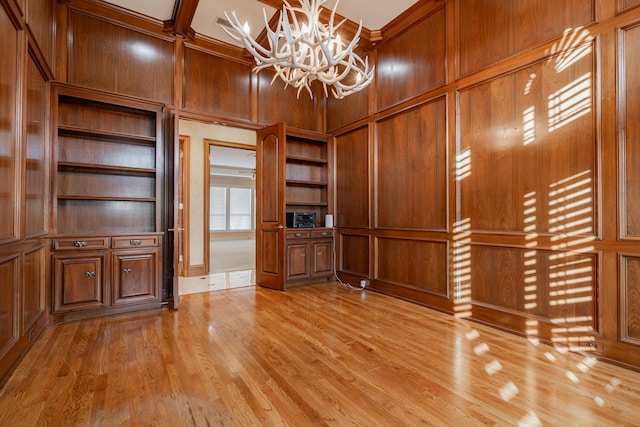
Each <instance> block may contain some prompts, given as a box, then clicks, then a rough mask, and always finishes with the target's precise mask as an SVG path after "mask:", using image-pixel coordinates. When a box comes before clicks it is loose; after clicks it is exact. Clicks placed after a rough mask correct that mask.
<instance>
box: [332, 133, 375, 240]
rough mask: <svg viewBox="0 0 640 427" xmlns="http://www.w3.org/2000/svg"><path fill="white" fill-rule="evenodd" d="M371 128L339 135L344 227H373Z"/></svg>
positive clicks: (338, 175)
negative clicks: (371, 212)
mask: <svg viewBox="0 0 640 427" xmlns="http://www.w3.org/2000/svg"><path fill="white" fill-rule="evenodd" d="M369 157H370V156H369V129H368V127H363V128H359V129H356V130H354V131H352V132H349V133H347V134H344V135H341V136H340V137H338V138H336V185H335V188H336V213H337V214H336V218H335V223H336V224H339V225H340V226H341V227H364V228H368V227H369Z"/></svg>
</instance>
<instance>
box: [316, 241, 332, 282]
mask: <svg viewBox="0 0 640 427" xmlns="http://www.w3.org/2000/svg"><path fill="white" fill-rule="evenodd" d="M331 274H333V250H332V245H331V242H314V243H313V275H314V276H328V275H331Z"/></svg>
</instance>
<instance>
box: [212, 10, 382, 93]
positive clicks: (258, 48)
mask: <svg viewBox="0 0 640 427" xmlns="http://www.w3.org/2000/svg"><path fill="white" fill-rule="evenodd" d="M326 1H327V0H300V7H292V6H291V5H290V4H289V2H288V1H287V0H283V3H284V5H283V6H282V12H281V13H280V19H279V20H278V24H277V25H276V28H275V30H272V29H271V28H269V21H268V19H267V13H266V11H264V10H263V13H264V21H265V27H266V31H267V39H268V42H269V47H268V48H265V47H263V46H262V45H260V44H259V43H258V42H256V41H255V40H254V39H253V38H252V37H251V35H250V34H249V26H248V24H247V23H245V24H244V25H241V24H240V21H239V20H238V17H237V16H236V12H235V11H232V12H231V17H230V16H229V15H228V14H227V12H225V13H224V14H225V17H226V18H227V21H229V24H230V25H231V27H232V28H233V30H234V31H235V32H236V33H237V34H234V33H232V32H231V31H229V30H228V29H227V28H225V27H224V26H223V27H222V28H223V29H224V30H225V31H226V32H227V34H229V36H231V37H233V38H234V39H235V40H237V41H239V42H241V43H242V44H243V45H244V47H245V48H246V49H247V50H248V51H249V52H250V53H251V54H252V55H253V56H254V58H255V60H256V66H255V67H254V68H253V71H254V72H256V73H257V72H259V71H260V70H262V69H264V68H268V67H273V69H274V70H275V72H276V74H275V76H274V77H273V80H271V83H272V84H273V82H274V81H275V79H276V77H280V78H281V79H282V80H283V81H284V82H285V87H286V86H293V87H295V88H297V89H298V96H300V92H301V91H302V89H303V88H304V89H306V90H307V92H309V95H310V96H311V97H313V92H312V90H311V83H312V82H313V81H314V80H317V81H319V82H320V83H322V86H323V88H324V93H325V96H328V87H329V86H330V87H331V92H332V93H333V96H335V97H336V98H344V97H345V96H347V95H350V94H352V93H354V92H357V91H359V90H362V89H364V88H365V87H366V86H367V85H368V84H369V83H371V81H372V80H373V73H374V69H375V67H373V66H372V67H369V59H368V58H365V59H364V60H363V59H362V58H361V57H360V56H359V55H358V54H356V53H355V52H354V51H353V50H354V49H355V48H356V46H357V44H358V41H359V40H360V32H361V31H362V22H360V26H359V27H358V31H357V32H356V34H355V36H354V38H353V40H352V41H351V42H350V43H349V44H348V45H345V43H344V42H343V41H342V38H341V37H340V35H339V34H338V33H337V30H338V29H339V28H340V27H341V26H342V24H343V23H344V22H345V21H346V19H344V20H342V21H340V23H339V24H338V25H334V24H333V20H334V17H335V9H336V8H337V7H338V1H336V6H335V8H334V10H333V11H331V17H330V19H329V22H328V24H326V25H325V24H323V23H321V22H320V20H319V18H320V11H321V10H322V9H321V7H320V6H321V5H323V4H324V3H325V2H326ZM299 17H304V18H306V21H307V22H301V20H299Z"/></svg>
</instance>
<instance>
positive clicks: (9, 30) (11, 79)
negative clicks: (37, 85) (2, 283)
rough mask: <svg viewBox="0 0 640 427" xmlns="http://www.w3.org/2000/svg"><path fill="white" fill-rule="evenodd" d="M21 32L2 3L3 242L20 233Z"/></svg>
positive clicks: (0, 235)
mask: <svg viewBox="0 0 640 427" xmlns="http://www.w3.org/2000/svg"><path fill="white" fill-rule="evenodd" d="M19 35H20V32H19V31H18V30H17V29H16V27H15V26H14V24H13V22H12V21H11V19H9V16H8V15H7V12H6V11H5V9H4V6H0V51H1V52H2V61H0V88H2V90H1V93H2V102H0V243H2V242H3V241H8V240H13V239H16V238H17V237H18V232H19V230H18V194H17V192H16V182H17V181H16V180H17V177H18V173H19V171H20V168H19V167H18V156H19V151H18V147H19V145H18V126H19V123H20V122H19V121H18V115H17V113H18V112H17V108H18V106H19V105H20V103H19V102H18V99H20V98H19V97H18V93H19V86H18V82H19V79H18V70H19V68H18V64H19V63H20V58H21V54H23V50H22V46H23V45H22V43H21V41H20V38H19Z"/></svg>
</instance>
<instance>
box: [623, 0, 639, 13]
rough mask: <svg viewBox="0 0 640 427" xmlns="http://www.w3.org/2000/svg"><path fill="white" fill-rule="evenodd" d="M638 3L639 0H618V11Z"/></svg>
mask: <svg viewBox="0 0 640 427" xmlns="http://www.w3.org/2000/svg"><path fill="white" fill-rule="evenodd" d="M638 5H640V0H618V11H620V12H621V11H624V10H626V9H629V8H632V7H635V6H638Z"/></svg>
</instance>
